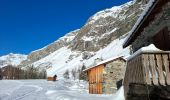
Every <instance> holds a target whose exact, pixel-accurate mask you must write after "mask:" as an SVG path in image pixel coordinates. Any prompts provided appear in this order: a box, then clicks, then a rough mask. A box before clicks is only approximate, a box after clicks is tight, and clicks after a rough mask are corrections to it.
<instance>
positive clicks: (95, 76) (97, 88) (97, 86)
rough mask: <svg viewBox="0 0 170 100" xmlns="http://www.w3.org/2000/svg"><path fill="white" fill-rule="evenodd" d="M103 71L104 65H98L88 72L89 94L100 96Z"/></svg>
mask: <svg viewBox="0 0 170 100" xmlns="http://www.w3.org/2000/svg"><path fill="white" fill-rule="evenodd" d="M103 69H104V65H99V66H97V67H94V68H92V69H90V70H88V78H89V93H91V94H102V88H103V87H102V83H103Z"/></svg>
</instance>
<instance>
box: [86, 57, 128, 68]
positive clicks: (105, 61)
mask: <svg viewBox="0 0 170 100" xmlns="http://www.w3.org/2000/svg"><path fill="white" fill-rule="evenodd" d="M119 58H120V59H122V60H124V61H126V59H124V57H123V56H116V57H112V58H109V59H107V60H104V61H101V62H99V63H98V64H97V65H94V66H92V67H89V68H87V69H85V70H83V71H87V70H89V69H91V68H94V67H97V66H99V65H102V64H106V63H108V62H111V61H114V60H117V59H119Z"/></svg>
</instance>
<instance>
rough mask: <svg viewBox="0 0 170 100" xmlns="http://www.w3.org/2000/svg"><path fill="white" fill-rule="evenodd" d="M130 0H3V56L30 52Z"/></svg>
mask: <svg viewBox="0 0 170 100" xmlns="http://www.w3.org/2000/svg"><path fill="white" fill-rule="evenodd" d="M128 1H130V0H0V39H1V40H0V56H1V55H5V54H8V53H11V52H13V53H21V54H29V53H30V52H31V51H33V50H36V49H39V48H42V47H43V46H45V45H48V44H49V43H51V42H53V41H55V40H57V39H58V38H59V37H61V36H63V35H64V34H66V33H68V32H69V31H72V30H75V29H78V28H81V27H82V26H83V25H84V24H85V22H86V21H87V19H88V18H89V17H90V16H92V15H93V14H95V13H96V12H98V11H100V10H103V9H106V8H111V7H113V6H116V5H121V4H123V3H126V2H128Z"/></svg>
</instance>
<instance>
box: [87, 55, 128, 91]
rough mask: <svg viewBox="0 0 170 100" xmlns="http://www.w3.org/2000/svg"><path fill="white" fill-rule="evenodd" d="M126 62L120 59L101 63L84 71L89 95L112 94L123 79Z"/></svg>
mask: <svg viewBox="0 0 170 100" xmlns="http://www.w3.org/2000/svg"><path fill="white" fill-rule="evenodd" d="M125 62H126V60H125V59H123V58H122V57H117V58H113V59H110V60H107V61H102V62H100V63H99V64H97V65H95V66H93V67H91V68H88V69H86V70H84V71H86V72H87V74H88V81H89V93H90V94H113V93H115V92H116V91H117V85H116V83H117V82H118V81H120V80H121V79H122V78H123V75H124V69H125Z"/></svg>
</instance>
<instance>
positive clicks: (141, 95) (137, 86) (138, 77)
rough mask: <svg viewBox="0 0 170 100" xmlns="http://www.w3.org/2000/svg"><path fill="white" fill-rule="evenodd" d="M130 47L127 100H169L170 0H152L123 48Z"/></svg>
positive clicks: (125, 78)
mask: <svg viewBox="0 0 170 100" xmlns="http://www.w3.org/2000/svg"><path fill="white" fill-rule="evenodd" d="M129 45H131V48H132V52H133V54H132V56H131V57H129V58H128V60H127V66H126V72H125V77H124V83H123V84H124V92H125V98H126V100H170V51H169V50H170V0H150V1H149V3H148V4H147V7H146V9H145V10H144V11H143V13H142V14H141V16H140V17H139V19H138V20H137V22H136V24H135V25H134V27H133V28H132V30H131V31H130V33H129V35H128V38H127V39H126V40H125V42H124V44H123V47H124V48H125V47H127V46H129Z"/></svg>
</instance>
